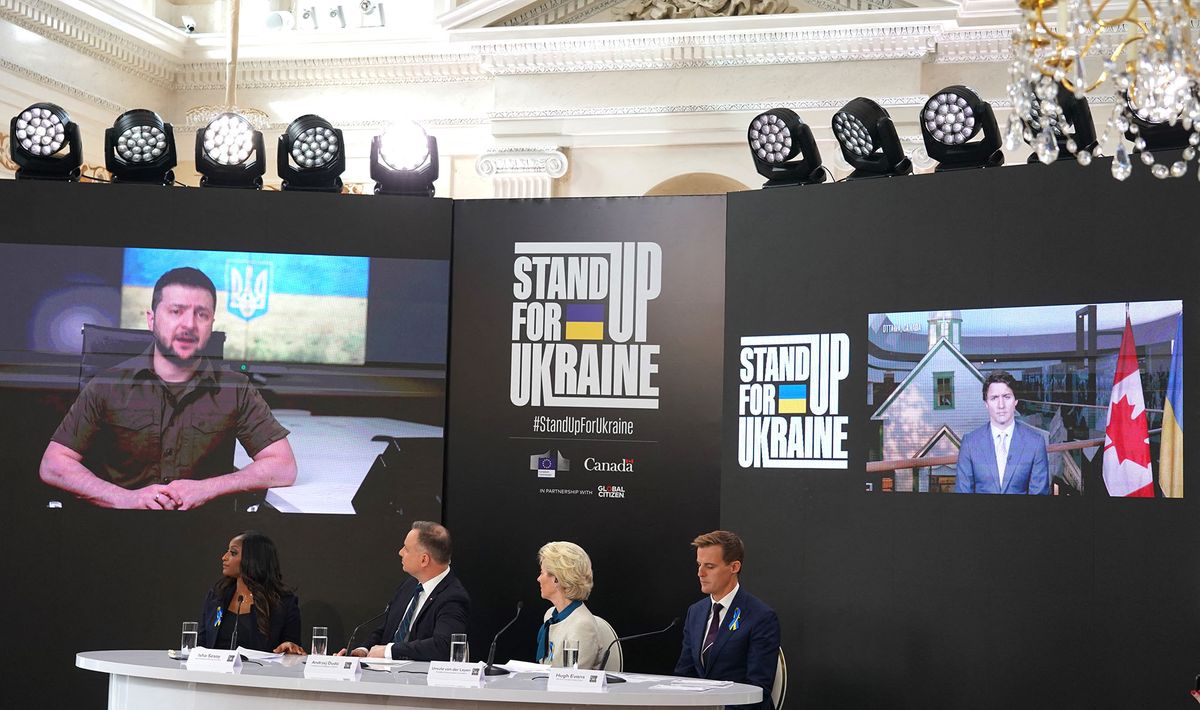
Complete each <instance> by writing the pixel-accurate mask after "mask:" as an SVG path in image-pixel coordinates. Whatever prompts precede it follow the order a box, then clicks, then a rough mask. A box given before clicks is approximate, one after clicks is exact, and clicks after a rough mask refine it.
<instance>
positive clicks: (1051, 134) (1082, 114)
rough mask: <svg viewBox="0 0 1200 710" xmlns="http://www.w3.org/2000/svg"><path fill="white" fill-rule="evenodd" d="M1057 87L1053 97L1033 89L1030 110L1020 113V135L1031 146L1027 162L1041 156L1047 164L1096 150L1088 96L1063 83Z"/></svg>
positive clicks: (1036, 159)
mask: <svg viewBox="0 0 1200 710" xmlns="http://www.w3.org/2000/svg"><path fill="white" fill-rule="evenodd" d="M1057 87H1058V89H1057V93H1056V95H1055V96H1054V97H1053V101H1051V100H1049V99H1048V98H1042V97H1039V96H1038V95H1037V94H1036V93H1035V94H1034V95H1033V97H1032V98H1031V102H1030V103H1031V105H1030V109H1029V114H1028V115H1026V116H1022V117H1021V123H1022V124H1023V127H1024V130H1023V131H1022V132H1021V136H1022V138H1024V140H1025V142H1026V143H1028V144H1029V145H1031V146H1033V148H1034V153H1033V155H1030V156H1029V160H1028V161H1027V162H1030V163H1033V162H1036V161H1039V160H1040V161H1041V162H1043V163H1046V164H1047V165H1049V164H1050V163H1053V162H1054V161H1055V160H1075V159H1076V156H1077V154H1078V153H1079V152H1080V151H1084V150H1086V151H1087V152H1088V154H1089V155H1090V154H1092V153H1093V152H1094V151H1095V150H1096V145H1097V143H1098V141H1097V140H1096V124H1095V122H1094V121H1093V120H1092V110H1091V108H1090V107H1089V106H1088V102H1087V98H1086V97H1077V96H1075V92H1073V91H1070V90H1068V89H1067V88H1066V87H1064V86H1063V85H1062V84H1058V85H1057Z"/></svg>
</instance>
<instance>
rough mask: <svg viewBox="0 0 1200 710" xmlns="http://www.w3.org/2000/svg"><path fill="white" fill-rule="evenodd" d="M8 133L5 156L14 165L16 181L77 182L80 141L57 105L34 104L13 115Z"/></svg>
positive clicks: (68, 118)
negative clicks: (17, 179) (7, 154)
mask: <svg viewBox="0 0 1200 710" xmlns="http://www.w3.org/2000/svg"><path fill="white" fill-rule="evenodd" d="M9 130H10V131H11V132H10V133H9V135H10V136H12V138H11V139H10V140H9V154H10V155H11V156H12V159H13V162H15V163H16V164H17V178H19V179H25V178H29V179H37V180H78V179H79V168H80V166H81V165H83V141H82V140H81V139H80V137H79V126H77V125H75V123H73V122H72V121H71V117H70V116H68V115H67V112H66V111H64V110H63V109H62V107H61V106H55V105H54V104H50V103H37V104H34V105H32V106H30V107H29V108H27V109H25V110H24V111H22V112H21V113H19V114H17V115H16V116H13V118H12V121H10V122H9ZM64 148H65V151H64Z"/></svg>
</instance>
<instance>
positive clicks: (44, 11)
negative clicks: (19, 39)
mask: <svg viewBox="0 0 1200 710" xmlns="http://www.w3.org/2000/svg"><path fill="white" fill-rule="evenodd" d="M0 19H4V20H7V21H8V22H11V23H12V24H14V25H16V26H18V27H21V28H24V29H26V30H29V31H30V32H33V33H35V34H38V35H41V36H42V37H45V38H46V39H49V40H52V41H54V42H57V43H59V44H61V45H64V46H66V47H69V48H71V49H73V50H75V51H77V52H79V53H80V54H84V55H86V56H89V57H91V58H93V59H98V60H100V61H102V62H105V63H106V64H111V65H113V66H115V67H117V68H119V69H121V70H122V71H125V72H128V73H130V74H133V75H134V76H136V77H138V78H139V79H142V80H143V81H146V82H148V83H150V84H153V85H155V86H159V87H164V88H170V87H171V86H172V83H173V81H174V74H175V60H174V58H172V57H171V56H169V55H167V54H164V53H163V52H159V51H157V50H155V49H151V48H149V47H147V46H145V45H143V44H141V43H139V42H136V41H134V40H132V39H129V38H128V37H126V36H124V35H121V34H118V33H116V32H113V31H112V30H110V29H108V28H107V27H104V26H101V25H98V24H96V23H95V22H93V21H91V20H90V19H89V18H87V17H84V16H83V15H80V14H77V13H74V12H72V11H70V10H67V9H65V8H63V7H61V6H59V5H55V4H53V3H50V2H46V1H45V0H0Z"/></svg>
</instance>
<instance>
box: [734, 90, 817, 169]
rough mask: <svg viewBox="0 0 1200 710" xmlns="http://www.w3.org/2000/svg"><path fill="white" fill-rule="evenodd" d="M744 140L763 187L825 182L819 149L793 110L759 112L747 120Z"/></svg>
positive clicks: (774, 109)
mask: <svg viewBox="0 0 1200 710" xmlns="http://www.w3.org/2000/svg"><path fill="white" fill-rule="evenodd" d="M746 140H747V141H748V142H749V143H750V156H751V157H752V158H753V159H754V168H755V169H756V170H758V174H759V175H762V176H763V177H765V178H767V181H766V182H764V183H763V187H780V186H783V185H815V184H817V183H822V182H825V171H824V170H822V169H821V152H820V151H819V150H818V149H817V141H816V139H815V138H813V133H812V129H811V128H809V127H808V125H807V124H806V123H804V121H801V120H800V117H799V116H797V115H796V112H795V111H793V110H791V109H787V108H773V109H771V110H770V111H767V112H765V113H760V114H759V115H757V116H755V117H754V120H753V121H751V122H750V127H749V128H748V129H747V130H746ZM797 157H798V159H796V160H793V158H797Z"/></svg>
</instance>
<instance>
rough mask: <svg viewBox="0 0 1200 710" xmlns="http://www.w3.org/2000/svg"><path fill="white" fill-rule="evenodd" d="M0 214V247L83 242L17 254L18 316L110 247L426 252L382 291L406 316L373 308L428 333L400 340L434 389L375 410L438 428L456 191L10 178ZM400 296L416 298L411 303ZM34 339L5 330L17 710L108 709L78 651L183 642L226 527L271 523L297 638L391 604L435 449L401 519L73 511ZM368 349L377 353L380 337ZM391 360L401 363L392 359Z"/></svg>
mask: <svg viewBox="0 0 1200 710" xmlns="http://www.w3.org/2000/svg"><path fill="white" fill-rule="evenodd" d="M0 210H2V211H3V212H4V214H5V215H6V217H5V226H4V229H3V233H2V234H0V242H7V243H25V244H58V245H76V246H77V247H79V248H78V249H77V250H76V251H77V253H73V254H72V255H71V257H70V258H69V259H67V260H65V261H64V263H47V264H43V265H36V266H35V267H34V268H32V269H30V270H29V271H26V272H18V271H17V269H18V268H19V265H17V264H14V263H4V264H0V273H3V275H4V280H5V283H6V286H5V296H6V301H5V304H4V306H3V308H2V309H0V312H2V313H3V314H4V316H5V317H6V318H9V319H10V320H13V321H14V322H17V321H20V322H24V321H23V319H24V317H25V314H27V313H31V312H32V310H33V306H34V302H35V301H36V300H37V299H36V298H34V297H31V296H30V295H29V293H27V292H26V291H30V290H33V291H36V290H37V289H39V288H41V289H46V288H48V287H47V286H46V284H45V279H39V277H38V275H39V274H44V275H45V277H46V279H54V278H59V277H60V276H62V275H63V274H79V273H84V272H88V273H92V272H95V273H107V272H111V271H113V270H115V272H116V273H117V275H118V276H119V273H120V268H121V263H120V258H119V257H120V251H119V250H117V249H109V248H110V247H128V246H144V247H160V248H184V249H227V250H238V251H261V252H292V253H309V254H341V255H355V256H370V257H396V258H404V259H413V260H427V261H428V262H430V263H431V264H432V266H431V268H428V269H425V268H421V269H418V271H419V272H420V273H422V274H426V275H427V277H428V278H427V279H426V280H425V281H423V282H422V283H421V284H420V286H421V289H420V293H419V294H417V295H414V294H413V292H412V289H411V286H410V285H406V284H387V285H386V287H385V288H384V286H385V285H383V284H380V287H381V288H383V292H384V293H385V294H386V298H388V299H391V300H392V301H395V300H396V299H401V309H400V310H402V311H403V312H402V313H401V314H399V317H398V318H397V317H396V314H393V317H392V318H390V319H389V318H387V317H386V314H378V313H370V314H369V322H368V330H369V331H370V329H376V330H378V329H379V328H389V327H401V326H403V327H405V328H408V329H410V331H411V330H413V329H419V330H420V333H419V334H418V335H419V337H420V338H421V339H422V340H423V342H422V343H420V345H419V347H417V348H415V349H414V348H409V349H408V350H406V352H410V353H413V355H412V356H411V359H410V360H408V362H411V363H413V364H415V366H416V368H417V369H419V370H420V371H421V372H422V373H423V376H424V377H425V378H426V379H424V380H422V381H423V382H424V381H427V382H431V383H434V384H432V385H430V386H429V387H428V388H427V389H426V390H424V391H422V392H421V393H420V394H416V395H414V396H411V397H403V398H400V399H398V400H392V404H387V403H382V404H379V405H377V410H376V411H373V412H371V414H372V415H373V416H382V417H394V418H404V417H408V416H411V417H413V418H417V419H419V420H420V421H423V422H424V423H427V424H431V425H435V426H442V425H443V423H444V419H445V414H444V412H445V401H444V385H443V384H442V382H443V381H444V379H443V378H444V368H445V353H446V339H447V334H448V324H447V316H448V311H449V309H448V301H449V283H448V276H449V269H448V260H449V257H450V229H451V217H452V214H451V203H450V202H449V201H448V200H424V199H408V198H396V199H390V198H389V199H384V198H371V197H363V198H353V197H345V196H338V195H321V194H295V193H282V194H281V193H269V192H242V191H238V190H221V189H205V190H196V189H168V188H161V187H145V186H137V185H92V184H57V183H39V182H28V181H20V182H15V181H0ZM22 248H24V247H22ZM113 254H116V255H117V259H116V260H115V261H113V259H112V258H111V257H112V255H113ZM110 262H112V263H110ZM437 264H440V265H441V266H440V267H439V266H438V265H437ZM439 268H440V270H441V272H442V274H444V275H443V276H442V277H441V279H440V282H439V280H438V278H437V273H438V270H439ZM118 283H119V282H118ZM373 293H374V292H373ZM10 296H11V297H10ZM405 298H409V299H411V300H413V301H415V302H416V303H417V306H416V307H414V308H409V304H408V302H407V301H404V299H405ZM110 305H111V304H110ZM397 321H398V322H399V325H397ZM439 322H440V325H439ZM26 335H27V334H26V333H25V332H24V331H23V330H22V331H20V332H8V333H5V335H4V340H3V343H4V347H3V352H2V353H0V355H2V357H3V359H4V361H5V363H6V365H5V368H4V371H3V374H4V377H5V382H6V385H5V386H4V387H0V399H2V406H3V411H4V412H5V418H4V422H5V424H4V427H3V433H2V434H0V437H2V438H0V443H2V446H0V470H3V472H4V475H5V482H6V488H5V494H4V495H3V496H2V497H0V516H2V519H3V527H2V529H3V531H4V538H5V543H4V551H5V555H6V557H7V565H6V568H7V570H8V572H7V574H6V575H5V577H4V579H5V583H4V592H3V596H2V599H3V603H4V606H5V608H6V609H8V610H9V611H10V613H8V614H7V615H6V621H5V623H6V625H7V628H6V634H5V635H6V638H8V639H10V640H11V642H10V643H6V644H4V650H3V654H4V662H5V663H6V664H8V663H12V664H13V665H11V666H9V667H11V668H17V667H18V664H19V667H20V668H21V669H22V670H21V671H20V672H19V673H16V672H14V673H6V674H5V676H4V681H5V686H4V690H5V705H6V706H11V707H26V706H28V707H32V706H35V705H39V704H40V705H45V704H46V703H47V700H46V699H47V697H50V696H52V697H53V700H52V701H50V704H51V705H54V706H61V707H102V706H103V704H104V702H105V700H104V699H105V697H106V688H107V678H106V677H105V676H103V675H101V674H98V673H94V672H91V671H83V670H78V669H76V668H75V667H74V665H75V653H76V652H78V651H81V650H94V649H111V648H159V649H166V648H168V647H169V646H173V645H175V644H178V643H179V625H180V622H182V621H188V620H196V619H197V618H198V614H199V613H200V602H201V600H202V599H203V596H204V592H205V590H206V589H208V588H209V587H210V586H211V585H212V584H213V582H215V581H216V579H217V578H218V577H219V576H220V567H219V564H220V557H221V554H222V553H223V551H224V549H225V546H226V545H227V544H228V541H229V538H230V537H232V536H233V535H234V534H236V533H238V532H240V531H242V530H245V529H247V528H254V529H258V530H261V531H263V532H265V533H266V534H268V535H269V536H271V537H272V538H273V539H274V540H275V542H276V543H277V544H278V546H279V549H280V556H281V563H282V568H283V572H284V575H285V582H287V583H289V584H291V585H294V586H295V587H296V590H297V593H298V595H299V597H300V601H301V613H302V616H303V623H304V628H303V636H304V645H305V646H306V647H307V645H308V643H309V639H308V636H309V634H310V631H311V627H312V626H313V625H317V624H322V625H328V626H329V627H330V635H331V637H333V638H332V639H331V641H332V643H344V642H345V640H346V635H347V634H348V633H349V632H350V630H351V629H352V628H353V627H354V625H355V624H357V623H358V622H359V621H361V620H363V619H365V618H368V617H370V616H372V615H374V614H375V613H377V612H378V611H379V610H380V609H382V608H383V605H384V604H385V603H386V602H387V600H388V599H390V598H391V594H392V592H393V591H394V589H395V586H396V585H397V584H398V583H399V581H400V579H401V577H402V572H401V569H400V560H399V558H398V557H397V556H396V552H397V550H398V548H399V546H400V545H401V544H402V541H403V537H404V535H405V534H406V532H407V530H408V527H409V525H410V524H411V521H412V520H413V519H414V518H416V517H422V518H435V519H437V518H439V517H440V516H441V512H442V511H441V506H440V499H441V495H442V487H441V477H440V476H441V458H442V455H443V447H442V446H441V443H440V442H436V444H435V445H434V446H433V448H432V450H428V451H424V452H423V454H422V456H424V457H425V465H427V466H428V467H429V470H431V471H432V472H433V473H434V476H435V478H434V480H433V481H432V483H431V484H429V485H422V486H421V487H420V495H421V499H422V500H421V501H420V502H419V503H413V504H411V505H407V506H406V507H405V509H404V510H403V512H401V513H397V512H395V511H394V510H393V511H392V512H389V513H386V514H385V513H378V512H376V513H362V512H360V514H358V515H290V514H286V515H285V514H278V513H253V514H251V513H237V512H234V511H231V510H227V509H226V508H225V507H224V506H221V505H219V504H217V503H216V502H212V503H209V504H208V505H207V506H205V507H202V508H200V509H198V510H195V511H191V512H184V513H164V512H152V511H114V510H100V509H96V508H93V507H91V506H89V505H85V504H78V503H75V502H74V501H71V500H69V499H68V500H65V501H64V503H65V507H64V508H63V509H48V508H47V507H46V502H47V499H49V498H63V497H64V496H63V495H62V494H55V493H54V492H53V491H51V489H49V488H47V487H45V486H44V485H43V484H41V483H40V482H39V481H38V477H37V464H38V460H39V459H40V457H41V454H42V451H43V450H44V449H45V446H46V443H47V442H48V441H49V438H50V435H51V433H52V432H53V431H54V428H55V427H56V426H57V424H58V420H59V419H60V418H61V411H59V412H57V413H51V414H52V416H47V415H46V409H45V405H46V402H47V396H46V395H45V393H44V392H39V391H37V390H36V388H32V387H22V386H17V385H14V384H13V383H14V381H17V380H19V377H17V376H18V375H20V374H21V373H22V372H23V371H24V370H23V368H29V367H31V366H33V368H34V371H35V374H37V372H40V371H39V370H37V368H36V364H37V360H36V354H30V352H29V350H28V342H27V340H26ZM384 335H386V336H387V337H386V338H385V339H384V340H383V341H382V345H381V347H380V348H379V349H378V350H379V351H381V352H386V353H391V354H392V355H394V354H395V353H397V352H400V351H402V350H404V348H403V347H401V346H400V345H398V344H397V343H399V342H400V341H402V340H403V339H404V336H403V335H398V334H397V333H385V334H384ZM410 335H411V333H410ZM367 351H368V358H370V353H371V352H372V348H371V347H370V346H368V349H367ZM57 357H60V358H62V357H64V356H62V355H59V356H57ZM76 359H77V356H76ZM14 360H15V361H17V362H19V363H21V364H18V365H13V364H12V361H14ZM389 362H390V364H393V365H394V364H396V362H395V357H392V359H391V360H390V361H389ZM405 364H406V363H405ZM340 374H342V375H348V374H352V373H346V372H344V371H343V372H341V373H340ZM35 379H36V378H35ZM74 394H75V392H74V389H71V388H68V389H63V391H62V392H61V394H60V396H57V399H55V397H54V396H52V397H51V399H54V400H55V401H57V403H58V404H59V405H60V406H61V407H62V408H64V409H65V407H66V406H68V405H69V404H70V401H71V400H72V399H73V398H74ZM357 399H363V398H361V397H360V398H357ZM425 443H428V442H427V441H426V440H422V445H424V444H425ZM425 448H428V447H425ZM426 483H429V482H426ZM385 487H388V486H386V485H385ZM390 487H391V488H395V485H392V486H390ZM406 493H412V490H411V488H410V487H408V486H406V487H405V488H404V490H403V491H402V492H401V493H400V495H401V497H402V496H403V495H405V494H406ZM218 500H220V499H218ZM30 659H36V660H30Z"/></svg>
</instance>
